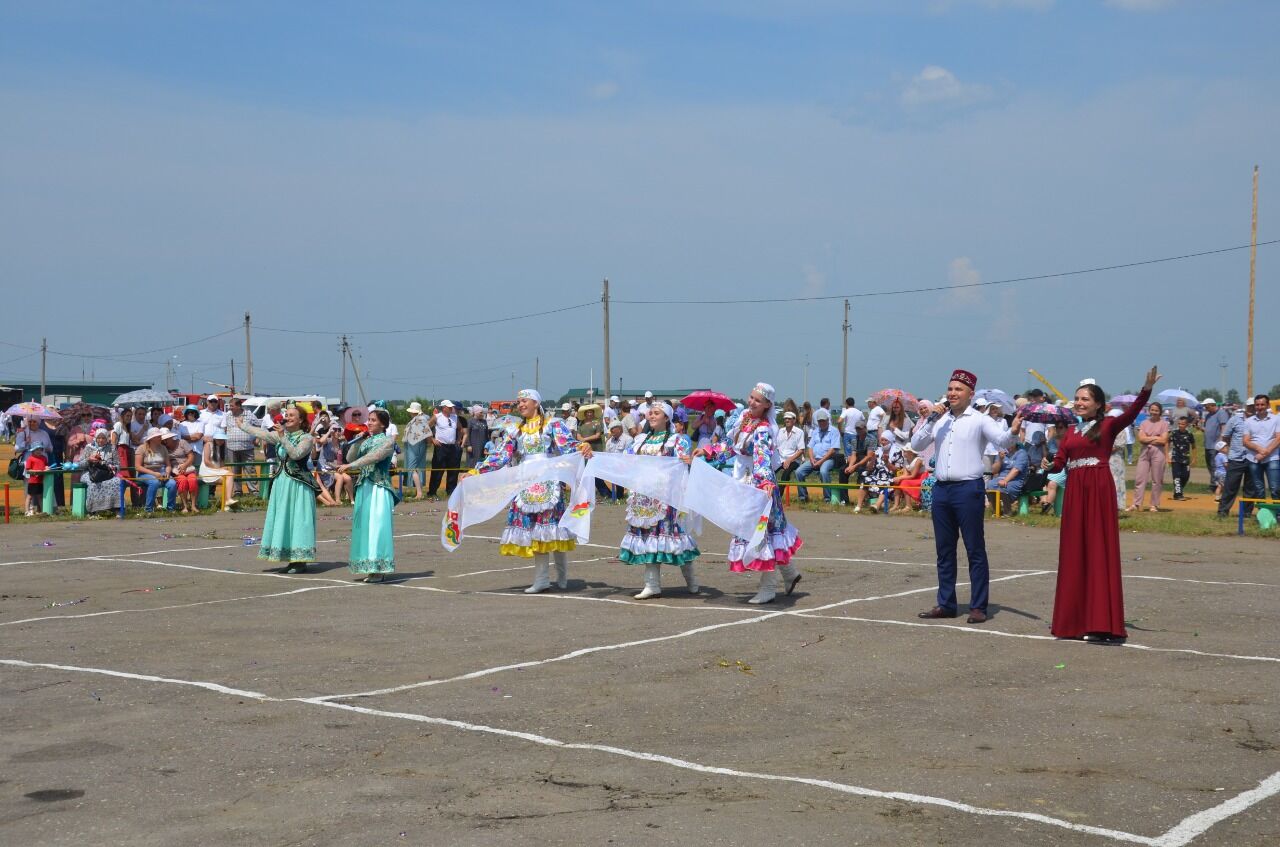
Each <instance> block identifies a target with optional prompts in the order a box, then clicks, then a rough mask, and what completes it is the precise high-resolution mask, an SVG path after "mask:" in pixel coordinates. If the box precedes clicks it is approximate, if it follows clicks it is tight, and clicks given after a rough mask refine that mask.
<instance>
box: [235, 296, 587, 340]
mask: <svg viewBox="0 0 1280 847" xmlns="http://www.w3.org/2000/svg"><path fill="white" fill-rule="evenodd" d="M598 302H599V301H598V300H592V301H591V302H589V303H578V304H577V305H575V306H561V307H560V308H558V309H548V310H546V311H545V312H530V313H528V314H524V315H515V316H512V317H509V318H491V319H489V320H487V321H471V322H470V323H460V324H444V325H441V326H425V327H418V328H416V329H366V330H344V332H345V333H346V334H347V335H400V334H403V333H409V332H439V331H441V330H445V329H467V328H469V327H473V326H489V325H490V324H500V323H508V322H510V321H523V320H525V319H527V318H540V317H543V316H544V315H556V314H559V313H561V312H572V311H573V310H574V309H585V308H587V307H588V306H594V305H596V304H597V303H598ZM237 328H238V327H237ZM256 328H257V329H260V330H265V331H266V332H291V333H297V334H300V335H341V334H342V333H340V332H335V331H332V330H325V329H284V328H282V327H275V326H259V327H256Z"/></svg>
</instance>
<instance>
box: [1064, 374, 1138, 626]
mask: <svg viewBox="0 0 1280 847" xmlns="http://www.w3.org/2000/svg"><path fill="white" fill-rule="evenodd" d="M1150 394H1151V392H1150V391H1147V390H1144V391H1142V393H1140V394H1139V395H1138V399H1137V400H1134V401H1133V403H1131V404H1130V405H1129V409H1128V410H1127V411H1126V412H1125V413H1124V414H1123V415H1119V416H1117V417H1114V418H1103V419H1102V423H1101V424H1098V426H1101V427H1102V435H1101V437H1100V438H1099V439H1098V440H1097V441H1096V442H1095V441H1090V440H1089V439H1088V438H1086V437H1085V436H1083V435H1081V434H1080V433H1078V432H1077V431H1076V428H1075V427H1071V428H1070V429H1069V430H1067V434H1066V435H1065V436H1064V437H1063V438H1062V439H1061V440H1060V441H1059V443H1058V455H1057V456H1056V457H1054V460H1053V470H1054V472H1055V473H1057V472H1059V471H1061V470H1062V469H1063V467H1067V468H1068V470H1067V490H1066V493H1065V495H1064V496H1063V501H1062V529H1061V535H1060V536H1059V538H1058V588H1057V592H1056V594H1055V595H1054V598H1053V626H1052V628H1051V632H1053V634H1054V635H1056V636H1058V637H1059V638H1080V637H1081V636H1083V635H1086V634H1087V633H1090V632H1103V633H1110V634H1111V635H1113V636H1116V637H1118V638H1126V637H1128V633H1127V632H1125V629H1124V589H1123V588H1122V587H1121V585H1120V528H1119V526H1118V522H1117V517H1118V516H1117V511H1118V510H1117V508H1116V484H1115V481H1114V480H1113V479H1112V477H1111V465H1110V460H1111V446H1112V444H1113V443H1114V442H1115V440H1116V435H1117V433H1119V432H1120V431H1121V430H1123V429H1124V428H1125V427H1127V426H1129V425H1130V424H1132V423H1133V420H1134V418H1136V417H1137V416H1138V413H1139V412H1141V411H1142V409H1143V408H1144V407H1145V406H1146V404H1147V397H1148V396H1150ZM1081 460H1083V462H1082V463H1081V464H1074V465H1070V464H1069V463H1077V462H1081ZM1092 460H1096V462H1092V463H1091V461H1092Z"/></svg>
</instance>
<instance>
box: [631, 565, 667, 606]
mask: <svg viewBox="0 0 1280 847" xmlns="http://www.w3.org/2000/svg"><path fill="white" fill-rule="evenodd" d="M661 596H662V565H659V564H656V563H654V564H649V565H645V566H644V588H642V589H640V593H639V594H637V595H636V599H637V600H648V599H649V598H650V597H661Z"/></svg>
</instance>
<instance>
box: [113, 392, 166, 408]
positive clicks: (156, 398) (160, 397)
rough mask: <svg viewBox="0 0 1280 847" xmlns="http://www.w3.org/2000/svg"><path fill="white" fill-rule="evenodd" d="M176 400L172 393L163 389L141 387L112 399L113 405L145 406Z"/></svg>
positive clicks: (164, 404) (164, 403)
mask: <svg viewBox="0 0 1280 847" xmlns="http://www.w3.org/2000/svg"><path fill="white" fill-rule="evenodd" d="M174 402H176V401H175V399H174V396H173V395H172V394H167V393H165V392H163V391H156V390H155V389H154V388H140V389H138V390H137V391H129V392H126V393H124V394H121V395H120V396H119V397H117V398H116V399H114V400H112V401H111V405H112V406H130V405H137V404H141V405H143V406H155V405H163V406H167V405H169V404H170V403H174Z"/></svg>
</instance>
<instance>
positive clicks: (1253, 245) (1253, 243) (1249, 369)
mask: <svg viewBox="0 0 1280 847" xmlns="http://www.w3.org/2000/svg"><path fill="white" fill-rule="evenodd" d="M1257 279H1258V166H1257V165H1254V166H1253V234H1252V237H1251V238H1250V240H1249V361H1248V364H1247V365H1245V391H1246V393H1248V395H1249V396H1250V397H1252V396H1253V296H1254V292H1255V290H1256V288H1257ZM1224 399H1225V398H1224Z"/></svg>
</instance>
